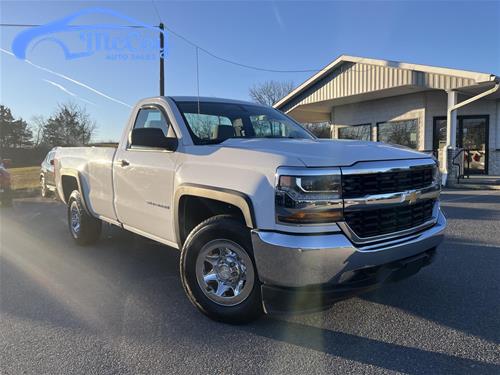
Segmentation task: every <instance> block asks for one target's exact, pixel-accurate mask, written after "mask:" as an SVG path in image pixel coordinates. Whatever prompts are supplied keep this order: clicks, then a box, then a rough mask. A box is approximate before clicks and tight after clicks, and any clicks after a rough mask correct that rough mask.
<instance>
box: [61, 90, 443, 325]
mask: <svg viewBox="0 0 500 375" xmlns="http://www.w3.org/2000/svg"><path fill="white" fill-rule="evenodd" d="M54 164H55V184H56V189H57V193H58V195H59V197H60V199H61V200H62V201H63V202H65V203H66V205H67V218H68V226H69V232H70V234H71V236H72V237H73V238H74V240H75V241H76V242H77V243H78V244H80V245H87V244H92V243H94V242H95V241H96V240H97V239H98V238H99V235H100V232H101V224H102V222H106V223H111V224H114V225H116V226H119V227H121V228H123V229H125V230H128V231H131V232H134V233H136V234H139V235H141V236H144V237H147V238H149V239H152V240H155V241H158V242H161V243H163V244H166V245H168V246H171V247H174V248H177V249H179V250H180V274H181V282H182V285H183V287H184V290H185V292H186V295H187V297H188V298H189V300H190V301H191V302H192V304H193V305H194V306H195V307H196V308H198V309H199V310H200V311H201V312H203V313H204V314H206V315H208V316H209V317H211V318H212V319H215V320H219V321H223V322H229V323H242V322H247V321H250V320H252V319H256V318H257V317H259V316H260V315H261V314H262V313H263V312H265V313H271V312H272V313H285V312H290V311H292V312H293V311H314V310H318V309H322V308H325V307H328V306H330V305H331V304H332V303H334V302H335V301H337V300H340V299H343V298H347V297H349V296H352V295H355V294H357V293H361V292H365V291H368V290H371V289H373V288H375V287H378V286H380V285H381V284H383V283H386V282H390V281H395V280H399V279H402V278H405V277H408V276H410V275H412V274H414V273H416V272H417V271H418V270H420V269H421V268H422V267H423V266H426V265H428V264H429V263H430V262H431V261H432V259H433V257H434V255H435V253H436V247H437V246H438V245H439V243H440V242H441V241H442V239H443V232H444V229H445V227H446V220H445V218H444V216H443V214H442V213H441V210H440V207H439V194H440V189H441V184H440V174H439V170H438V166H437V164H436V161H435V160H434V159H433V158H432V157H430V156H429V155H427V154H424V153H420V152H417V151H414V150H410V149H407V148H402V147H397V146H391V145H388V144H384V143H376V142H364V141H349V140H323V139H317V138H316V137H315V136H314V135H312V134H310V133H309V131H307V130H306V129H304V128H303V127H301V125H299V124H298V123H297V122H295V121H294V120H293V119H291V118H289V117H288V116H286V115H285V114H283V113H281V112H279V111H277V110H275V109H273V108H269V107H265V106H261V105H257V104H253V103H247V102H243V101H235V100H227V99H216V98H198V97H154V98H149V99H144V100H142V101H140V102H139V103H138V104H137V105H136V106H135V107H134V109H133V110H132V113H131V115H130V119H129V121H128V124H127V126H126V128H125V129H124V131H123V135H122V137H121V140H120V142H119V143H118V144H117V145H116V147H74V148H72V147H68V148H65V147H62V148H58V149H57V151H56V155H55V163H54Z"/></svg>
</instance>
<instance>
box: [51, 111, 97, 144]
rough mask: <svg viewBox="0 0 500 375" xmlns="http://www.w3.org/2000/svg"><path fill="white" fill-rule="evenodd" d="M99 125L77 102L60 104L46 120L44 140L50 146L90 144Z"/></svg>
mask: <svg viewBox="0 0 500 375" xmlns="http://www.w3.org/2000/svg"><path fill="white" fill-rule="evenodd" d="M96 129H97V126H96V124H95V122H94V121H93V120H92V119H91V118H90V115H89V114H88V112H87V110H86V109H85V108H84V107H80V106H78V105H76V104H75V103H67V104H60V105H59V106H58V108H57V110H56V111H55V113H54V114H53V115H52V116H50V117H49V118H48V120H47V121H45V124H44V127H43V137H42V142H43V143H44V144H45V145H48V146H52V147H53V146H78V145H86V144H88V143H89V142H90V141H91V139H92V136H93V135H94V133H95V131H96Z"/></svg>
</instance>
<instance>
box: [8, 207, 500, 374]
mask: <svg viewBox="0 0 500 375" xmlns="http://www.w3.org/2000/svg"><path fill="white" fill-rule="evenodd" d="M54 210H55V211H56V212H59V211H60V208H54ZM49 214H50V215H49ZM49 214H47V215H46V214H45V213H44V214H41V215H39V216H35V217H33V218H30V219H29V220H30V221H29V222H30V225H29V226H27V225H26V223H25V222H23V220H19V221H18V222H16V223H14V224H12V225H8V231H9V234H10V235H11V236H13V240H12V241H11V242H9V241H8V240H6V241H5V244H6V245H7V246H10V245H11V244H15V245H16V246H18V248H16V249H8V248H7V247H6V249H5V250H4V252H5V253H4V254H0V255H1V256H2V261H1V264H0V266H1V270H0V271H1V272H0V283H1V284H0V285H1V286H2V287H1V290H0V291H1V294H0V297H1V304H0V312H1V314H2V315H3V316H4V317H5V316H6V317H9V316H12V317H16V318H18V319H21V320H25V321H32V322H34V323H33V325H34V326H36V327H38V326H39V325H40V324H42V325H49V326H54V327H63V328H65V329H67V330H70V331H74V332H78V334H80V333H81V332H84V333H85V334H89V335H99V336H104V337H107V338H109V340H112V341H113V340H118V341H128V340H131V341H139V342H155V343H156V344H161V345H162V346H163V347H170V348H173V347H179V348H182V347H193V346H194V347H198V346H199V345H201V344H202V345H203V346H204V347H210V348H211V350H212V351H213V352H214V355H215V356H217V355H224V356H231V355H233V356H242V355H245V356H247V357H249V358H255V357H256V356H258V358H261V359H262V360H264V361H265V358H262V355H263V353H262V349H261V348H259V345H258V344H257V345H256V342H255V340H253V341H251V340H249V334H251V335H256V336H258V337H262V338H267V339H271V340H275V341H277V342H279V343H280V344H279V345H281V346H282V345H283V344H285V345H287V344H289V345H292V346H295V347H299V348H305V349H309V350H313V351H316V352H319V353H326V354H328V355H330V356H335V357H340V358H345V359H348V360H352V361H358V362H361V363H364V364H369V365H374V366H378V367H381V368H386V369H390V370H395V371H402V372H405V373H410V374H417V373H455V374H457V373H471V372H472V371H473V372H476V373H477V372H480V373H492V374H493V373H495V374H497V373H499V370H500V367H498V366H495V365H492V364H487V363H484V362H480V361H475V360H471V359H465V358H461V357H456V356H453V355H448V354H445V353H438V352H433V351H428V350H424V349H419V348H414V347H409V346H403V345H399V344H395V343H390V342H384V341H380V340H376V339H371V338H367V337H362V336H360V335H354V334H348V333H343V332H340V331H337V330H335V329H326V328H320V327H315V326H313V325H309V324H305V323H302V322H294V321H289V320H284V319H282V318H279V317H263V318H262V319H261V320H259V321H257V322H254V323H252V324H249V325H245V326H236V327H235V326H229V325H224V324H220V323H216V322H213V321H211V320H209V319H207V318H205V317H204V316H203V315H201V314H200V313H199V312H197V311H196V310H195V309H194V307H192V306H191V305H190V303H189V302H188V300H187V298H186V297H185V295H184V292H183V290H182V287H181V284H180V279H179V271H178V261H179V254H178V251H177V250H175V249H171V248H167V247H164V246H161V245H158V244H156V243H154V242H151V241H148V240H144V239H142V238H139V237H137V236H135V235H132V234H130V233H127V232H124V231H121V230H118V229H114V228H113V229H109V228H107V229H106V230H105V231H104V233H103V239H102V240H101V241H100V242H99V243H98V244H97V245H95V246H92V247H88V248H81V247H77V246H75V245H74V244H73V242H72V240H71V239H70V238H69V234H68V233H67V230H66V227H65V225H64V224H63V223H62V222H61V223H59V222H57V223H56V224H55V225H54V223H53V222H50V221H49V218H51V217H53V216H52V215H53V214H54V213H49ZM60 214H61V212H59V215H60ZM11 220H15V218H13V217H12V216H11V217H10V219H9V220H8V221H11ZM49 228H50V232H49V233H50V235H47V233H48V232H47V230H49ZM42 238H43V241H41V240H39V239H42ZM37 239H38V245H39V247H38V248H37V247H36V244H37ZM3 241H4V240H2V244H4V242H3ZM445 246H446V251H445V252H444V253H445V254H444V256H445V257H448V258H450V259H446V262H448V261H451V262H452V263H451V265H450V264H449V263H447V264H446V265H445V264H441V266H440V263H439V261H438V262H437V263H436V264H435V265H432V266H431V267H430V268H429V269H428V270H425V271H423V272H425V273H422V274H419V275H417V276H416V277H415V278H413V279H411V280H408V281H407V283H412V284H406V285H403V284H394V285H393V286H388V289H386V290H385V291H384V292H383V293H379V292H377V293H372V294H368V295H365V296H362V298H363V299H366V300H368V301H376V302H378V303H381V304H386V305H390V306H397V307H398V308H400V309H403V310H405V311H409V312H411V313H414V314H417V315H419V316H423V317H425V318H426V319H429V320H433V321H437V322H439V323H442V324H445V325H448V326H451V327H455V328H457V329H460V330H465V331H469V332H472V333H474V334H477V335H479V336H485V334H486V335H487V332H488V330H487V329H486V330H485V327H481V329H480V330H479V329H478V330H477V331H476V330H475V328H474V327H475V326H476V325H477V324H478V323H477V320H476V319H479V317H480V314H481V313H482V310H481V307H479V306H478V305H477V304H478V303H480V301H481V300H482V299H483V298H485V297H486V296H487V293H486V294H484V295H477V294H476V295H472V296H468V298H469V297H470V300H469V302H467V301H464V291H463V290H455V291H450V290H447V286H446V285H448V284H443V283H442V280H439V278H440V277H448V276H449V275H447V274H443V275H439V274H437V273H436V272H435V271H438V270H439V269H440V267H450V268H454V267H456V266H458V264H455V263H456V262H458V260H455V261H453V259H454V258H455V257H456V256H455V255H452V254H448V250H451V249H453V251H454V252H458V254H460V252H464V251H466V250H467V249H466V248H465V247H462V248H460V244H457V243H449V244H446V245H445ZM477 251H478V252H486V251H490V252H491V251H492V249H491V248H489V249H486V248H481V247H480V246H479V247H478V250H477ZM454 262H455V263H454ZM472 264H473V263H472ZM496 264H498V262H496ZM473 265H474V264H473ZM436 266H437V267H438V268H435V267H436ZM476 266H478V267H479V266H481V265H479V264H477V265H476ZM431 268H434V269H433V270H432V269H431ZM450 272H454V273H455V274H456V271H455V270H453V269H452V270H451V271H450ZM477 272H482V271H480V270H479V269H476V271H474V272H473V273H472V274H471V275H470V277H471V278H473V277H475V276H476V275H475V274H474V273H477ZM459 276H460V275H456V276H455V277H457V278H458V277H459ZM490 276H491V275H490ZM440 283H441V284H440ZM398 285H399V286H398ZM436 285H444V286H442V287H436ZM459 285H460V284H459ZM422 291H425V293H422ZM452 292H453V293H452ZM469 292H470V291H469ZM476 292H478V291H476V290H474V293H476ZM430 305H432V306H433V307H432V308H430V307H429V306H430ZM472 305H474V309H475V310H471V309H472ZM450 306H454V309H450ZM478 308H479V309H480V310H477V309H478ZM485 308H487V306H486V307H485ZM334 309H335V308H334ZM467 310H468V312H469V313H470V311H475V312H477V315H475V314H476V313H475V314H474V315H473V316H470V317H469V318H467V319H466V320H460V319H459V318H463V316H464V315H463V314H466V312H467ZM324 314H335V310H330V311H327V312H324ZM488 316H492V313H491V311H490V312H489V313H488ZM341 318H342V317H341ZM300 319H301V318H300V317H298V318H297V319H294V320H299V321H300ZM333 319H337V317H336V316H334V317H333ZM374 324H377V323H374ZM494 328H495V327H490V331H495V329H494ZM381 329H392V327H390V326H386V327H385V328H384V327H382V328H381ZM485 331H486V333H485ZM214 332H216V334H214ZM495 337H496V333H495V332H491V335H490V336H489V337H488V338H489V339H492V340H493V339H495ZM48 340H49V339H48ZM257 343H258V341H257ZM272 346H273V347H276V345H275V344H272ZM288 348H290V347H288ZM285 349H286V348H285ZM286 350H289V349H286ZM266 354H267V353H266ZM269 355H272V353H271V354H269ZM306 355H307V354H306ZM235 358H236V357H235ZM269 359H270V360H275V359H273V358H269Z"/></svg>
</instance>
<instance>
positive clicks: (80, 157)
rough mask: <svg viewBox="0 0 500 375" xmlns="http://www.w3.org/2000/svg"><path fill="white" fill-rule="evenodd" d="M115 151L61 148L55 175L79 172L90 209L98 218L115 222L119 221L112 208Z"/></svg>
mask: <svg viewBox="0 0 500 375" xmlns="http://www.w3.org/2000/svg"><path fill="white" fill-rule="evenodd" d="M115 152H116V148H115V147H95V146H92V147H61V148H58V149H57V152H56V155H55V159H56V160H57V162H56V176H57V175H59V176H61V174H64V173H63V172H65V171H69V172H73V174H74V173H77V174H78V177H79V180H80V183H81V184H82V189H83V193H84V195H85V197H86V198H87V205H88V208H89V210H91V211H92V213H94V214H95V215H96V216H97V217H105V218H108V219H112V220H116V214H115V210H114V206H113V199H114V193H113V159H114V156H115ZM75 177H76V176H75ZM59 183H61V181H59ZM59 191H62V190H61V189H59Z"/></svg>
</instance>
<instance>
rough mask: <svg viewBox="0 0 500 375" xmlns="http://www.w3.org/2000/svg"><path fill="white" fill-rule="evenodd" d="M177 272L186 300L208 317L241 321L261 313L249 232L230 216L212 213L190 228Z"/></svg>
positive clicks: (225, 320) (251, 318)
mask: <svg viewBox="0 0 500 375" xmlns="http://www.w3.org/2000/svg"><path fill="white" fill-rule="evenodd" d="M180 272H181V279H182V285H183V287H184V290H185V291H186V294H187V295H188V298H189V300H190V301H191V303H192V304H193V305H194V306H196V308H198V309H199V310H200V311H201V312H203V313H204V314H205V315H207V316H208V317H210V318H211V319H214V320H217V321H221V322H225V323H231V324H241V323H247V322H250V321H252V320H255V319H257V318H258V317H259V316H260V315H261V314H262V303H261V296H260V283H259V279H258V275H257V272H256V268H255V261H254V259H253V252H252V242H251V239H250V233H249V231H248V229H247V228H246V227H245V226H244V225H242V224H240V223H239V222H238V221H236V220H235V219H234V218H232V217H231V216H229V215H218V216H214V217H212V218H210V219H207V220H205V221H204V222H202V223H201V224H199V225H198V226H197V227H196V228H195V229H193V231H192V232H191V233H190V235H189V236H188V238H187V239H186V242H185V243H184V246H183V247H182V252H181V260H180Z"/></svg>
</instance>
